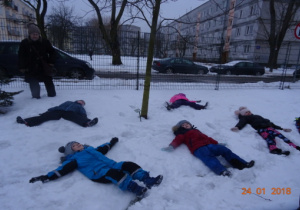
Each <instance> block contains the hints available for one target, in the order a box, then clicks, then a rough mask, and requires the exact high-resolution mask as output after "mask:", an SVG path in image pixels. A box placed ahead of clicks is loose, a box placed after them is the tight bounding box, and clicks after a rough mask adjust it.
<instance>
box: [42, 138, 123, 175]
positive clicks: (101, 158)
mask: <svg viewBox="0 0 300 210" xmlns="http://www.w3.org/2000/svg"><path fill="white" fill-rule="evenodd" d="M111 147H112V145H111V144H110V143H105V144H103V145H101V146H99V147H97V148H94V147H91V146H85V147H84V150H82V151H79V152H76V153H74V154H72V155H68V156H67V157H66V159H65V161H64V162H63V164H62V165H61V166H60V167H58V168H57V169H56V170H54V171H51V172H49V173H48V174H47V175H48V177H49V179H50V180H54V179H57V178H59V177H61V176H64V175H66V174H68V173H70V172H72V171H74V170H75V169H78V170H79V171H80V172H81V173H82V174H84V175H85V176H87V177H88V178H89V179H91V180H97V179H99V178H100V177H102V176H104V175H105V174H106V173H107V172H108V170H110V169H112V168H113V169H121V167H122V164H123V162H119V163H117V162H115V161H114V160H111V159H109V158H107V157H106V156H105V154H106V153H107V152H108V151H109V150H110V149H111Z"/></svg>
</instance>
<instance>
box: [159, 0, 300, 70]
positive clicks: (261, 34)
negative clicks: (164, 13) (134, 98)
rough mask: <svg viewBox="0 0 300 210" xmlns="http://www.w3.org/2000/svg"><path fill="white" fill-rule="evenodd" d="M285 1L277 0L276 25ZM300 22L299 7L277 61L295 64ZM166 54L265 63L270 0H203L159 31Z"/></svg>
mask: <svg viewBox="0 0 300 210" xmlns="http://www.w3.org/2000/svg"><path fill="white" fill-rule="evenodd" d="M286 2H288V1H277V3H276V8H275V9H276V12H277V19H276V21H278V24H277V26H281V24H282V22H283V21H282V20H283V17H280V16H279V15H278V14H279V13H280V11H281V10H284V9H286V6H287V4H286ZM298 23H300V8H298V10H297V12H296V15H295V16H294V19H293V20H292V21H291V26H290V27H289V28H288V30H287V32H286V35H285V37H284V41H283V43H282V46H281V48H280V50H279V56H278V62H277V63H278V64H279V65H283V64H289V65H295V64H296V63H297V60H298V57H299V56H298V55H299V49H300V39H297V38H296V37H295V33H294V31H295V28H296V26H297V24H298ZM159 33H160V34H163V39H164V42H165V43H167V45H169V46H170V47H168V48H167V47H162V48H164V49H166V50H165V52H164V53H165V56H168V57H171V56H184V57H188V58H191V59H194V60H199V61H206V62H222V63H224V62H228V61H232V60H251V61H255V62H258V63H262V64H265V63H267V62H268V59H269V52H270V47H269V44H268V42H267V40H268V34H269V33H270V12H269V0H208V1H207V2H205V3H204V4H202V5H200V6H199V7H197V8H195V9H194V10H192V11H190V12H189V13H187V14H185V15H183V16H181V17H180V18H179V19H177V20H175V21H173V22H171V23H169V24H168V25H166V26H165V27H164V28H162V29H161V30H160V31H159Z"/></svg>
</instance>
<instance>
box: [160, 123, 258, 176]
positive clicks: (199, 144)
mask: <svg viewBox="0 0 300 210" xmlns="http://www.w3.org/2000/svg"><path fill="white" fill-rule="evenodd" d="M172 130H173V132H174V134H175V136H176V137H175V139H174V140H173V141H172V142H171V143H170V145H169V146H168V147H165V148H162V150H163V151H173V150H174V149H175V148H176V147H178V146H179V145H181V144H182V143H183V144H185V145H186V146H187V147H188V148H189V150H190V152H191V153H192V154H193V155H195V156H196V157H197V158H199V159H200V160H201V161H202V162H203V163H204V164H205V165H206V166H207V167H208V168H210V169H211V170H212V171H213V172H215V173H216V174H217V175H223V176H231V173H230V171H228V170H227V169H226V168H225V166H223V165H222V164H221V163H220V161H219V160H218V159H217V156H220V155H221V156H222V157H224V158H225V159H226V160H227V161H228V162H229V163H230V164H231V165H232V166H233V167H234V168H237V169H239V170H242V169H244V168H251V167H252V166H253V165H254V161H253V160H251V161H250V162H246V161H245V160H243V159H242V158H240V157H239V156H237V155H236V154H234V153H233V152H232V151H231V150H230V149H228V148H227V147H225V146H223V145H221V144H219V143H218V142H217V141H216V140H214V139H212V138H210V137H208V136H206V135H205V134H203V133H201V132H200V131H199V130H198V129H197V128H196V127H194V126H193V125H192V124H191V123H190V122H188V121H186V120H182V121H179V122H178V123H177V124H176V125H175V126H174V127H173V128H172Z"/></svg>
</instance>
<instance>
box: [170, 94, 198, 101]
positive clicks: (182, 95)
mask: <svg viewBox="0 0 300 210" xmlns="http://www.w3.org/2000/svg"><path fill="white" fill-rule="evenodd" d="M179 99H183V100H186V101H190V100H189V99H188V98H187V97H186V96H185V94H183V93H178V94H176V95H174V96H173V97H172V98H171V99H170V102H171V103H174V102H175V101H177V100H179ZM190 102H196V101H190Z"/></svg>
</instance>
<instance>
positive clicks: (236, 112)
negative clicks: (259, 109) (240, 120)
mask: <svg viewBox="0 0 300 210" xmlns="http://www.w3.org/2000/svg"><path fill="white" fill-rule="evenodd" d="M246 112H250V110H249V109H247V107H245V106H241V107H240V108H239V110H236V111H235V112H234V114H236V115H239V114H240V115H242V116H245V114H246Z"/></svg>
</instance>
